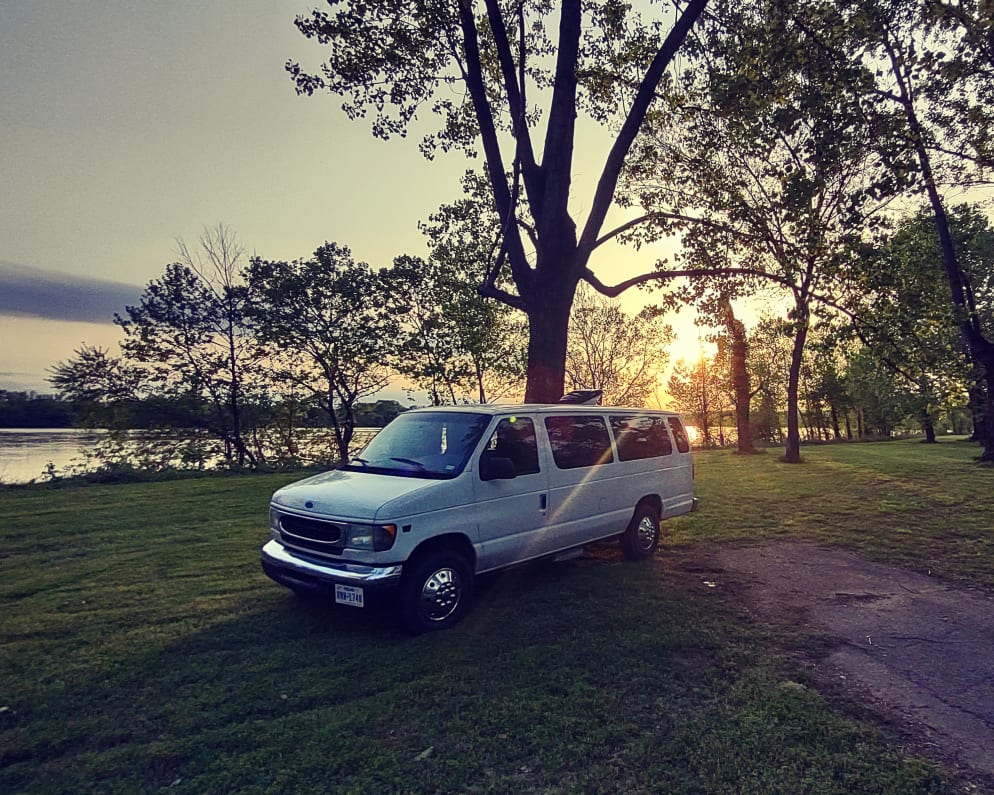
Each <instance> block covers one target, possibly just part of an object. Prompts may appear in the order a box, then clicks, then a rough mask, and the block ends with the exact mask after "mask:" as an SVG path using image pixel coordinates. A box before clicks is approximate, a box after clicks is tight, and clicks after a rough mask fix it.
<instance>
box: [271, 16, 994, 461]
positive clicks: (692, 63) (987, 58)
mask: <svg viewBox="0 0 994 795" xmlns="http://www.w3.org/2000/svg"><path fill="white" fill-rule="evenodd" d="M297 26H298V28H299V29H300V31H301V33H302V34H303V35H304V36H305V37H307V38H308V39H313V40H315V41H316V42H317V43H318V45H320V46H321V47H322V48H324V49H323V53H324V55H325V56H326V57H327V61H326V62H325V63H324V64H322V65H321V66H320V68H319V69H318V70H312V69H307V68H305V67H303V66H301V65H300V64H299V63H297V62H293V61H291V62H290V63H288V65H287V69H288V71H289V73H290V76H291V78H292V79H293V81H294V82H295V85H296V87H297V90H298V92H299V93H301V94H305V95H312V94H315V93H319V92H330V93H332V94H335V95H337V96H338V97H339V98H340V99H341V100H343V102H344V105H343V107H344V109H345V111H346V113H348V115H349V116H350V117H351V118H353V119H359V120H365V121H368V122H370V123H371V127H372V132H373V134H374V135H375V136H378V137H381V138H389V137H392V136H397V135H406V134H408V133H409V132H410V131H411V130H412V125H413V122H414V121H415V120H418V121H419V122H420V123H421V124H422V125H423V123H424V118H425V116H429V117H433V118H435V119H437V120H438V122H439V123H438V124H437V126H434V127H433V128H431V129H430V130H429V131H428V133H427V134H426V135H425V136H424V138H423V142H422V149H423V151H424V152H425V154H426V155H427V156H429V157H433V156H435V155H436V154H437V153H439V152H441V151H446V150H451V149H459V150H462V151H464V152H466V153H467V154H469V155H473V156H475V155H477V154H479V155H482V160H483V163H484V173H485V182H486V188H487V191H488V194H489V201H490V206H491V208H492V211H493V212H494V213H495V215H496V219H497V223H496V224H495V226H494V227H493V229H494V230H495V233H494V235H493V243H492V247H491V252H490V254H489V257H488V259H487V263H486V268H485V272H484V276H483V279H482V281H481V290H482V292H483V293H484V294H486V295H488V296H491V297H493V298H495V299H497V300H498V301H501V302H503V303H505V304H506V305H508V306H511V307H513V308H515V309H518V310H519V311H521V312H522V313H524V315H525V316H526V317H527V319H528V355H527V363H526V367H527V384H526V391H525V395H526V399H528V400H535V401H540V402H541V401H549V400H554V399H555V398H556V397H557V396H558V395H559V394H560V393H561V392H562V390H563V387H564V384H565V382H566V362H567V351H566V349H567V346H568V330H569V324H570V318H571V314H572V313H571V309H572V306H573V302H574V297H575V295H576V291H577V289H578V285H580V283H581V282H583V283H586V284H587V285H590V286H591V287H592V288H593V289H595V290H597V291H599V292H600V293H602V294H604V295H607V296H617V295H619V294H620V293H621V292H623V291H625V290H627V289H629V288H631V287H634V286H636V285H650V284H652V285H657V286H662V287H664V289H665V290H666V291H667V292H668V293H669V294H670V295H672V296H675V300H679V301H682V302H685V303H687V302H695V303H696V304H697V305H698V307H699V309H700V310H701V311H703V312H705V313H710V314H711V317H712V318H713V319H715V320H716V321H718V325H720V319H721V317H722V314H723V307H724V306H726V305H728V303H729V302H730V301H731V300H734V299H735V298H738V297H741V296H743V295H749V294H754V293H755V292H757V291H758V290H761V289H763V288H762V285H767V286H769V285H774V286H776V287H778V288H779V289H781V290H782V291H783V292H784V294H785V295H786V296H787V298H788V301H789V303H790V308H789V310H788V311H787V317H786V318H785V320H786V324H787V325H786V329H787V333H789V338H790V342H791V345H790V352H789V359H788V362H787V369H786V387H785V393H786V394H785V399H786V402H787V410H786V417H785V421H786V426H787V427H786V433H785V440H784V443H785V447H786V456H785V457H786V460H788V461H798V460H799V459H800V447H799V446H800V438H801V434H800V421H801V411H800V401H801V382H802V370H803V368H804V366H805V355H806V353H805V352H806V349H807V347H808V345H809V342H813V339H812V335H813V334H815V332H816V329H817V327H818V326H819V325H820V324H821V323H823V322H824V321H825V318H826V317H827V316H829V315H832V314H833V313H835V314H837V315H840V316H842V317H846V318H849V319H851V320H852V322H853V324H854V325H858V326H859V327H860V333H862V334H864V335H866V337H867V340H871V336H870V334H869V332H870V330H871V329H872V328H873V327H874V326H873V321H872V319H870V320H867V319H866V318H865V317H864V315H863V314H860V313H861V311H862V310H864V309H870V308H878V307H879V306H880V304H881V303H882V302H883V301H886V300H890V298H891V297H892V296H893V295H895V292H894V286H893V285H889V284H887V283H886V280H884V282H881V281H880V279H879V278H878V277H880V276H881V274H880V271H881V270H882V269H883V268H884V267H886V266H887V265H888V264H889V260H886V259H878V260H872V262H873V265H872V267H870V266H869V265H868V263H870V262H871V260H868V257H872V256H873V251H874V250H879V249H881V248H882V246H883V240H884V238H885V237H888V236H890V235H891V234H893V226H894V224H895V223H896V222H897V221H898V220H899V219H900V218H903V217H905V216H906V215H907V214H908V213H909V208H910V213H911V214H914V213H915V212H917V209H918V207H919V206H921V207H922V208H923V210H922V212H923V213H924V216H923V217H924V218H925V219H926V223H927V224H929V225H930V227H931V230H932V233H933V234H934V236H935V239H936V241H937V247H936V253H937V256H936V258H935V259H934V260H933V261H932V262H931V266H930V268H929V270H928V278H929V279H930V280H931V282H933V283H935V284H941V285H942V286H943V288H944V291H945V294H944V301H945V303H946V304H947V305H948V315H947V317H951V318H952V322H953V325H954V327H955V328H956V330H957V332H958V337H959V342H958V343H956V347H957V348H958V349H960V350H962V351H963V354H964V355H965V356H966V357H967V359H968V361H969V367H970V369H971V373H972V378H973V387H972V388H973V390H974V395H973V402H974V405H976V406H979V407H981V411H980V413H979V414H978V419H980V420H981V421H980V423H979V425H978V429H979V433H980V436H981V440H982V444H983V446H984V450H983V454H982V457H983V458H984V459H987V460H994V331H992V329H991V326H990V324H989V318H988V317H987V316H985V314H984V312H983V311H982V307H981V306H980V305H979V304H978V301H977V292H978V289H979V285H978V284H977V281H976V280H977V279H978V278H983V277H982V275H978V274H977V272H976V270H975V269H973V268H972V266H971V264H970V263H969V262H968V257H967V255H966V253H965V252H964V251H963V250H962V249H961V248H958V247H957V242H956V239H955V234H954V229H953V227H954V222H953V219H952V202H951V197H954V196H955V195H956V194H957V193H962V192H963V191H967V190H970V189H974V188H976V187H977V186H979V185H985V184H987V183H988V175H989V170H990V166H991V162H992V157H994V155H992V149H991V136H990V121H991V112H992V111H991V108H992V107H994V104H992V102H991V99H992V97H991V92H992V91H994V89H992V86H994V80H992V77H994V50H992V47H991V41H992V40H994V37H992V36H991V31H992V30H994V12H992V11H991V8H990V4H989V3H983V2H979V0H962V1H961V2H956V3H950V2H944V1H943V0H914V1H912V0H845V2H833V3H825V2H822V1H821V0H746V1H745V2H741V1H740V0H734V2H733V1H732V0H690V1H689V2H686V3H682V4H677V5H675V6H674V7H673V8H672V9H669V13H663V12H662V11H661V10H660V9H659V8H658V7H651V6H650V7H648V8H640V7H636V6H635V5H634V4H627V3H618V2H614V0H603V2H581V0H564V1H563V2H562V3H558V4H549V3H544V2H528V0H525V2H520V3H514V4H500V3H496V2H490V0H486V1H484V0H461V1H460V2H459V3H450V2H444V1H443V0H385V2H382V3H375V4H370V3H362V2H358V1H356V2H349V0H344V1H343V2H341V3H337V4H336V5H335V6H334V7H333V8H332V10H330V11H326V10H319V11H315V12H313V13H312V14H310V15H309V16H302V17H300V18H298V19H297ZM583 121H588V122H592V123H594V124H600V125H602V126H604V127H605V128H607V129H608V131H609V133H610V136H611V145H610V148H609V150H608V152H607V154H606V155H605V156H604V157H603V160H602V161H601V163H602V164H601V167H600V169H599V172H598V174H599V176H598V179H597V181H596V186H595V187H594V189H593V193H592V195H590V196H580V195H577V194H578V190H577V189H576V185H575V182H574V180H573V173H574V170H575V152H576V148H577V144H578V142H579V140H580V139H579V138H578V136H577V129H578V127H579V125H580V123H581V122H583ZM612 205H614V206H620V207H621V208H627V209H628V210H629V211H630V212H629V217H628V218H627V220H622V221H621V222H620V223H618V224H617V225H615V226H613V228H612V227H611V226H608V225H607V221H608V210H609V209H610V208H611V207H612ZM577 208H582V209H581V210H580V212H582V215H580V214H578V211H577ZM671 236H675V237H677V238H678V239H679V241H680V244H681V248H680V253H679V254H678V255H677V257H675V258H674V259H673V260H672V261H666V260H661V261H659V262H658V263H657V265H656V267H655V268H653V269H651V270H650V271H647V272H646V273H643V274H639V275H637V276H634V277H632V278H629V279H626V280H624V281H622V282H619V283H617V284H610V283H608V282H606V281H605V280H604V279H603V277H602V276H599V275H598V274H597V272H595V270H594V265H595V264H596V263H595V260H596V259H597V257H596V256H595V255H597V254H598V253H599V251H600V249H601V247H602V245H603V244H604V243H606V242H607V241H609V240H621V241H627V242H633V243H637V244H638V243H647V242H651V241H655V240H659V239H661V238H665V237H671ZM865 314H868V313H865ZM857 316H858V317H857ZM877 320H878V321H880V320H882V318H879V317H878V318H877ZM879 336H880V335H877V337H873V338H872V339H873V340H876V341H875V342H873V343H872V345H870V347H872V346H873V345H876V346H877V347H878V348H879V347H880V346H886V345H888V344H889V343H885V342H881V341H880V340H879V339H878V337H879ZM868 344H869V343H868ZM897 350H898V349H897V348H896V347H893V346H891V348H890V350H889V352H888V354H887V361H890V363H891V364H892V365H893V366H894V367H896V368H898V369H899V370H904V371H905V372H906V375H907V376H911V377H914V373H913V372H912V371H913V370H914V368H913V367H911V368H907V367H905V364H907V362H903V361H899V360H898V358H896V352H897ZM741 351H742V346H741V344H740V345H739V353H738V354H737V355H736V356H735V357H733V358H735V359H737V360H739V361H741V359H742V356H741ZM878 353H881V351H879V350H878ZM881 355H882V353H881ZM742 374H743V369H742V368H741V367H739V374H738V375H739V377H738V381H739V387H738V388H737V394H738V395H739V401H738V406H737V408H738V410H739V412H741V414H742V418H743V419H744V416H745V406H744V401H743V399H742V397H743V395H744V394H745V393H744V391H743V389H744V381H743V379H742V378H741V376H742ZM918 381H919V382H921V381H922V379H921V378H918ZM920 385H921V384H920ZM981 415H982V416H981Z"/></svg>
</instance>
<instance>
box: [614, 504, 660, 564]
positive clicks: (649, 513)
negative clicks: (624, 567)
mask: <svg viewBox="0 0 994 795" xmlns="http://www.w3.org/2000/svg"><path fill="white" fill-rule="evenodd" d="M658 546H659V511H657V510H656V509H655V507H654V506H652V505H650V504H649V503H647V502H641V503H639V504H638V505H637V506H635V513H634V514H633V515H632V520H631V521H630V522H629V523H628V527H627V528H625V532H624V533H622V534H621V551H622V552H623V553H624V555H625V557H626V558H628V559H629V560H644V559H645V558H650V557H652V556H653V555H655V554H656V548H657V547H658Z"/></svg>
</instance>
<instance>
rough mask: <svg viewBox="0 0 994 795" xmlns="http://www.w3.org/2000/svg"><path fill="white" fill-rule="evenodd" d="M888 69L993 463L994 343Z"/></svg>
mask: <svg viewBox="0 0 994 795" xmlns="http://www.w3.org/2000/svg"><path fill="white" fill-rule="evenodd" d="M891 65H892V67H893V70H894V74H895V76H897V77H898V78H899V80H898V87H899V89H900V92H901V102H902V105H903V107H904V111H905V113H906V115H907V120H908V126H909V128H910V130H911V136H912V138H911V140H912V143H913V145H914V149H915V154H916V156H917V159H918V165H919V166H920V168H921V175H922V182H923V183H924V185H925V192H926V194H927V195H928V200H929V204H930V205H931V207H932V212H933V215H934V218H935V229H936V232H937V234H938V236H939V248H940V250H941V251H942V267H943V269H944V270H945V272H946V279H947V281H948V282H949V290H950V295H951V298H952V303H953V306H954V307H955V308H956V312H957V314H958V315H959V316H960V318H961V320H960V331H961V333H962V334H963V339H964V340H965V341H966V344H967V347H968V348H969V351H970V358H971V359H972V360H973V362H974V364H975V365H977V366H978V367H980V368H981V369H983V371H984V379H985V382H986V384H987V401H986V405H985V411H984V426H985V427H984V435H983V439H982V440H981V444H982V445H983V446H984V451H983V453H982V454H981V456H980V460H981V461H994V343H992V342H991V341H990V340H989V339H987V338H986V337H985V336H984V333H983V329H982V328H981V324H980V320H979V319H978V317H977V315H976V308H975V307H974V306H973V305H972V301H971V294H970V286H969V278H968V276H967V274H966V273H964V271H963V269H962V267H961V266H960V262H959V257H958V256H957V254H956V247H955V246H954V244H953V236H952V233H951V232H950V229H949V216H948V214H947V213H946V205H945V202H944V200H943V198H942V194H940V193H939V189H938V186H937V184H936V179H935V174H934V172H933V170H932V160H931V157H930V154H929V151H928V149H927V148H926V146H925V139H926V136H925V134H924V132H923V129H922V125H921V120H920V119H919V118H918V114H917V111H916V110H915V106H914V102H913V100H912V96H911V92H910V89H909V87H908V83H907V77H906V74H904V72H903V70H902V66H901V64H900V62H899V60H898V58H897V56H896V55H895V54H894V53H893V52H892V53H891Z"/></svg>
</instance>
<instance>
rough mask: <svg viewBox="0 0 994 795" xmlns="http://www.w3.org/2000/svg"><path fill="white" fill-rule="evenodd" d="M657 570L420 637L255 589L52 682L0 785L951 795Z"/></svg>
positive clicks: (559, 592)
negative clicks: (206, 617) (229, 606)
mask: <svg viewBox="0 0 994 795" xmlns="http://www.w3.org/2000/svg"><path fill="white" fill-rule="evenodd" d="M659 572H660V568H659V567H658V566H653V565H651V564H649V565H628V564H624V563H622V562H620V561H618V560H617V559H616V557H615V556H614V555H613V553H603V552H599V553H595V554H594V555H593V556H591V557H588V558H586V559H582V560H576V561H572V562H570V563H569V564H566V565H562V566H550V565H547V564H546V565H537V566H528V567H524V568H521V569H518V570H514V571H511V572H508V573H505V574H503V575H501V576H498V577H492V578H488V579H485V580H484V581H483V582H482V586H483V587H482V588H481V589H480V592H479V594H478V601H477V605H476V607H475V609H474V611H473V612H472V613H471V614H470V615H469V616H468V617H467V619H466V620H465V621H464V622H463V623H462V624H460V625H459V626H458V627H456V628H455V629H453V630H450V631H448V632H444V633H435V634H429V635H424V636H421V637H417V638H410V637H408V636H406V635H404V634H403V633H401V632H400V631H398V629H397V628H396V626H395V623H394V622H393V620H392V617H391V615H390V611H389V609H388V608H387V607H386V606H385V605H382V604H381V605H378V606H375V607H374V609H373V610H372V611H357V610H354V609H349V608H345V607H336V606H334V605H330V604H328V603H325V602H321V601H313V600H300V599H297V598H296V597H293V596H292V595H289V594H287V593H285V592H284V591H283V590H282V589H279V588H277V587H276V586H272V587H260V588H258V589H254V590H252V591H249V592H247V593H246V595H245V597H244V598H242V599H241V600H240V601H239V602H238V603H237V605H236V608H237V609H236V610H235V611H234V613H233V614H232V613H231V612H230V611H229V613H228V614H226V615H225V616H223V617H221V618H220V619H219V620H217V621H214V622H213V623H211V624H210V625H209V626H206V627H204V626H203V625H200V626H198V627H197V628H196V629H194V630H192V631H189V632H180V633H179V634H178V635H176V634H174V635H173V636H172V637H169V638H166V639H165V640H163V642H161V643H160V644H158V645H150V644H147V643H146V644H142V645H136V646H135V647H134V648H133V649H131V650H130V651H129V652H128V653H126V654H121V655H118V656H115V657H110V658H107V659H105V660H102V661H101V664H100V665H98V666H93V667H92V668H91V669H90V670H88V671H86V672H85V673H84V674H82V675H78V676H75V677H73V678H69V679H66V680H60V679H59V678H58V672H57V671H55V670H45V671H44V681H43V682H41V683H39V684H38V686H37V687H36V688H35V689H34V691H33V692H34V693H35V697H34V698H33V699H31V700H30V703H25V704H19V705H17V706H16V709H13V710H10V711H9V712H7V713H4V714H2V715H0V718H2V719H3V725H2V728H3V731H2V734H0V740H2V741H3V742H2V743H0V747H4V748H6V751H4V752H3V753H4V756H3V761H2V765H0V789H2V790H3V791H7V792H22V791H25V792H33V791H46V792H70V791H71V792H77V793H78V792H137V791H141V792H148V791H156V790H158V789H168V791H170V792H190V793H208V792H218V793H220V792H234V791H238V792H288V793H289V792H301V791H309V792H321V791H327V792H370V793H372V792H387V791H410V792H508V791H522V790H528V791H552V792H569V791H584V792H619V791H650V790H653V789H656V790H659V791H666V792H674V793H682V792H686V793H691V792H705V791H706V792H729V793H731V792H763V793H774V792H784V793H786V792H796V791H799V790H798V789H797V788H796V786H797V783H798V782H799V781H800V782H802V783H804V784H805V787H808V786H809V785H810V786H811V787H814V789H812V790H811V791H818V792H840V793H841V792H850V791H871V789H870V787H871V785H872V786H873V787H875V788H874V789H872V791H880V792H907V793H914V792H939V791H943V790H942V789H941V784H940V782H939V779H937V778H936V777H935V776H934V774H933V773H931V772H930V771H927V770H922V769H920V768H919V767H917V766H915V765H908V764H905V763H903V762H901V761H900V760H898V759H896V758H895V757H894V756H893V755H891V754H890V753H889V752H887V751H886V749H884V748H883V747H882V745H881V744H880V742H879V739H878V738H875V736H874V735H873V734H872V732H869V731H868V730H866V729H864V728H859V727H853V726H850V725H849V724H847V723H845V722H844V721H842V720H840V719H839V718H837V717H836V716H834V715H833V714H832V713H831V712H830V711H829V710H828V708H827V707H826V706H825V704H824V703H823V702H822V701H821V700H820V698H819V697H818V696H817V695H816V694H814V693H812V692H810V691H809V690H807V689H806V688H805V687H803V686H797V687H794V688H789V689H785V688H784V687H783V686H782V685H783V681H782V678H781V676H780V674H778V673H777V672H776V670H775V666H772V667H771V664H770V662H769V661H767V660H764V658H763V657H762V656H761V655H760V654H758V653H757V650H756V644H757V642H758V641H760V640H761V638H759V637H758V636H757V634H756V630H754V629H750V628H746V627H743V626H742V625H740V624H739V623H737V622H736V621H735V620H733V619H732V618H731V616H730V615H729V614H728V613H726V612H724V611H722V610H720V609H718V608H716V607H714V606H712V605H709V604H707V603H706V602H704V601H702V600H700V599H695V598H691V597H688V596H687V595H685V594H682V593H680V592H678V591H674V590H672V589H670V588H668V587H667V586H666V585H665V583H662V582H661V581H660V580H659ZM750 781H755V782H758V783H757V785H756V786H752V787H751V786H749V785H748V782H750ZM744 783H745V786H744V785H743V784H744Z"/></svg>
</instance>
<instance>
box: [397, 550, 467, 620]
mask: <svg viewBox="0 0 994 795" xmlns="http://www.w3.org/2000/svg"><path fill="white" fill-rule="evenodd" d="M405 569H407V567H406V566H405ZM472 597H473V572H472V570H471V569H470V567H469V564H468V563H467V562H466V559H465V558H464V557H463V556H462V555H460V554H459V553H458V552H450V551H447V550H441V551H438V552H431V553H429V554H427V555H426V556H424V557H422V558H420V559H418V560H416V561H414V563H413V564H412V565H411V568H410V570H408V571H405V572H404V577H403V580H402V582H401V586H400V611H401V617H402V618H403V621H404V626H405V627H406V628H407V630H408V631H409V632H411V633H412V634H415V635H420V634H421V633H422V632H431V631H432V630H436V629H448V628H449V627H451V626H452V625H454V624H456V623H457V622H458V621H459V620H460V619H461V618H462V617H463V616H464V615H465V614H466V611H467V610H468V609H469V603H470V600H471V599H472Z"/></svg>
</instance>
